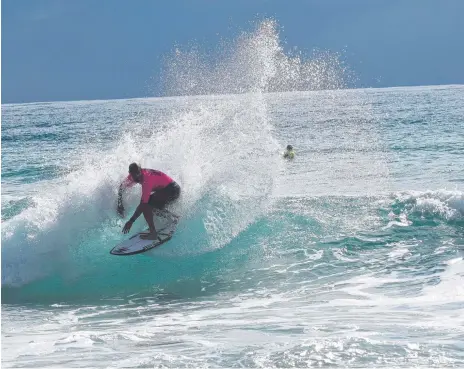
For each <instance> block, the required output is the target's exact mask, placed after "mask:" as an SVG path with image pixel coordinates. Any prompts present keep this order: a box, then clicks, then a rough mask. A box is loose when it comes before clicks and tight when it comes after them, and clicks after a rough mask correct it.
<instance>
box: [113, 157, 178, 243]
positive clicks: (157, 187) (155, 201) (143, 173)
mask: <svg viewBox="0 0 464 369" xmlns="http://www.w3.org/2000/svg"><path fill="white" fill-rule="evenodd" d="M136 183H138V184H140V185H141V186H142V199H141V200H140V204H139V205H138V206H137V209H135V212H134V215H132V217H131V218H130V219H129V221H128V222H127V223H126V224H125V225H124V228H123V229H122V231H123V233H128V232H129V231H130V229H131V227H132V224H133V223H134V222H135V220H136V219H137V218H138V217H139V216H140V214H141V213H143V216H144V217H145V220H146V221H147V223H148V228H149V232H148V233H144V234H142V235H141V236H140V238H143V239H146V240H156V239H157V237H158V235H157V233H156V229H155V224H154V221H153V212H154V211H155V209H159V210H163V209H164V207H165V206H166V205H168V204H171V203H173V202H174V201H176V200H177V199H178V198H179V196H180V186H179V185H178V184H177V183H176V182H175V181H174V180H173V179H172V178H171V177H169V176H168V175H167V174H165V173H163V172H160V171H158V170H154V169H145V168H141V167H140V166H139V165H138V164H136V163H132V164H131V165H129V175H128V176H127V177H126V179H125V180H124V181H123V182H122V183H121V185H120V186H119V191H118V213H119V215H121V216H124V205H123V203H122V194H123V192H124V190H125V189H126V188H129V187H132V186H133V185H135V184H136Z"/></svg>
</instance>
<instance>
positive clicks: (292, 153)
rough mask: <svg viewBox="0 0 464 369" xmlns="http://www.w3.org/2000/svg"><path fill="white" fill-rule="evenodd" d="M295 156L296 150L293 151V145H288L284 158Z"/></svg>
mask: <svg viewBox="0 0 464 369" xmlns="http://www.w3.org/2000/svg"><path fill="white" fill-rule="evenodd" d="M294 157H295V151H293V146H292V145H287V151H285V152H284V158H286V159H293V158H294Z"/></svg>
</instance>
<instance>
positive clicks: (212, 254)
mask: <svg viewBox="0 0 464 369" xmlns="http://www.w3.org/2000/svg"><path fill="white" fill-rule="evenodd" d="M463 103H464V87H463V86H436V87H410V88H389V89H365V90H339V91H318V92H287V93H269V94H259V93H250V94H242V95H221V96H197V97H192V96H190V97H189V96H187V97H172V98H151V99H133V100H112V101H83V102H55V103H33V104H14V105H3V106H2V197H1V199H2V215H1V216H2V255H1V256H2V262H1V267H2V270H1V273H2V359H1V360H2V367H56V368H58V367H98V368H100V367H101V368H106V367H243V366H244V367H311V366H316V367H319V366H322V367H385V368H387V367H389V368H391V367H436V368H444V367H462V366H464V344H463V342H464V261H463V256H464V195H463V190H464V165H463V163H464V159H463V155H464V139H463V137H464V104H463ZM289 143H290V144H292V145H293V146H294V148H295V151H296V158H295V159H294V160H293V161H287V160H284V159H283V158H282V152H283V149H284V147H285V146H286V145H287V144H289ZM132 161H139V162H140V163H141V164H142V166H144V167H149V168H156V169H160V170H163V171H166V172H167V173H169V174H170V175H171V176H172V177H174V178H175V179H176V180H177V181H178V182H179V183H180V184H181V186H182V190H183V193H182V197H181V200H180V201H179V203H178V204H176V205H175V209H174V210H175V211H176V212H177V213H179V214H180V215H181V216H182V218H181V221H180V224H179V229H178V231H177V232H176V234H175V236H174V238H173V239H172V240H171V241H170V242H168V243H167V244H165V245H163V246H161V247H159V248H158V249H155V250H153V251H150V252H147V253H145V254H141V255H135V256H129V257H118V256H112V255H110V254H109V251H110V249H111V248H112V247H113V246H114V245H116V244H117V243H118V242H120V241H121V240H123V239H124V238H125V237H127V236H125V235H123V234H122V233H121V229H122V227H123V225H124V220H122V219H120V218H119V217H118V216H117V215H116V213H115V206H116V194H117V187H118V184H119V181H120V180H121V179H123V177H124V176H125V175H126V173H127V167H128V164H129V163H130V162H132ZM139 196H140V188H134V189H133V190H132V191H131V192H130V193H129V194H128V196H127V197H125V201H126V203H127V204H128V209H130V211H132V210H133V209H135V206H136V205H137V202H138V199H139ZM144 227H145V224H144V221H143V217H140V218H139V220H137V222H136V223H135V225H134V227H133V228H134V230H139V229H142V228H144Z"/></svg>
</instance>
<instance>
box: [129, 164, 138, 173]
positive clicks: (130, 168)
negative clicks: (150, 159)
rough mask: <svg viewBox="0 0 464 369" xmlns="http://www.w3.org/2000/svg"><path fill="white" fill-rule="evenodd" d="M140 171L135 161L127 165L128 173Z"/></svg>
mask: <svg viewBox="0 0 464 369" xmlns="http://www.w3.org/2000/svg"><path fill="white" fill-rule="evenodd" d="M135 172H140V166H139V165H138V164H137V163H132V164H131V165H129V173H135Z"/></svg>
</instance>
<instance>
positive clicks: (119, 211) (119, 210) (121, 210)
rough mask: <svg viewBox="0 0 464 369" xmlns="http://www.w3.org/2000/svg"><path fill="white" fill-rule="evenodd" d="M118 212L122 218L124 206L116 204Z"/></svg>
mask: <svg viewBox="0 0 464 369" xmlns="http://www.w3.org/2000/svg"><path fill="white" fill-rule="evenodd" d="M118 214H119V215H120V216H121V217H122V218H124V206H118Z"/></svg>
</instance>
